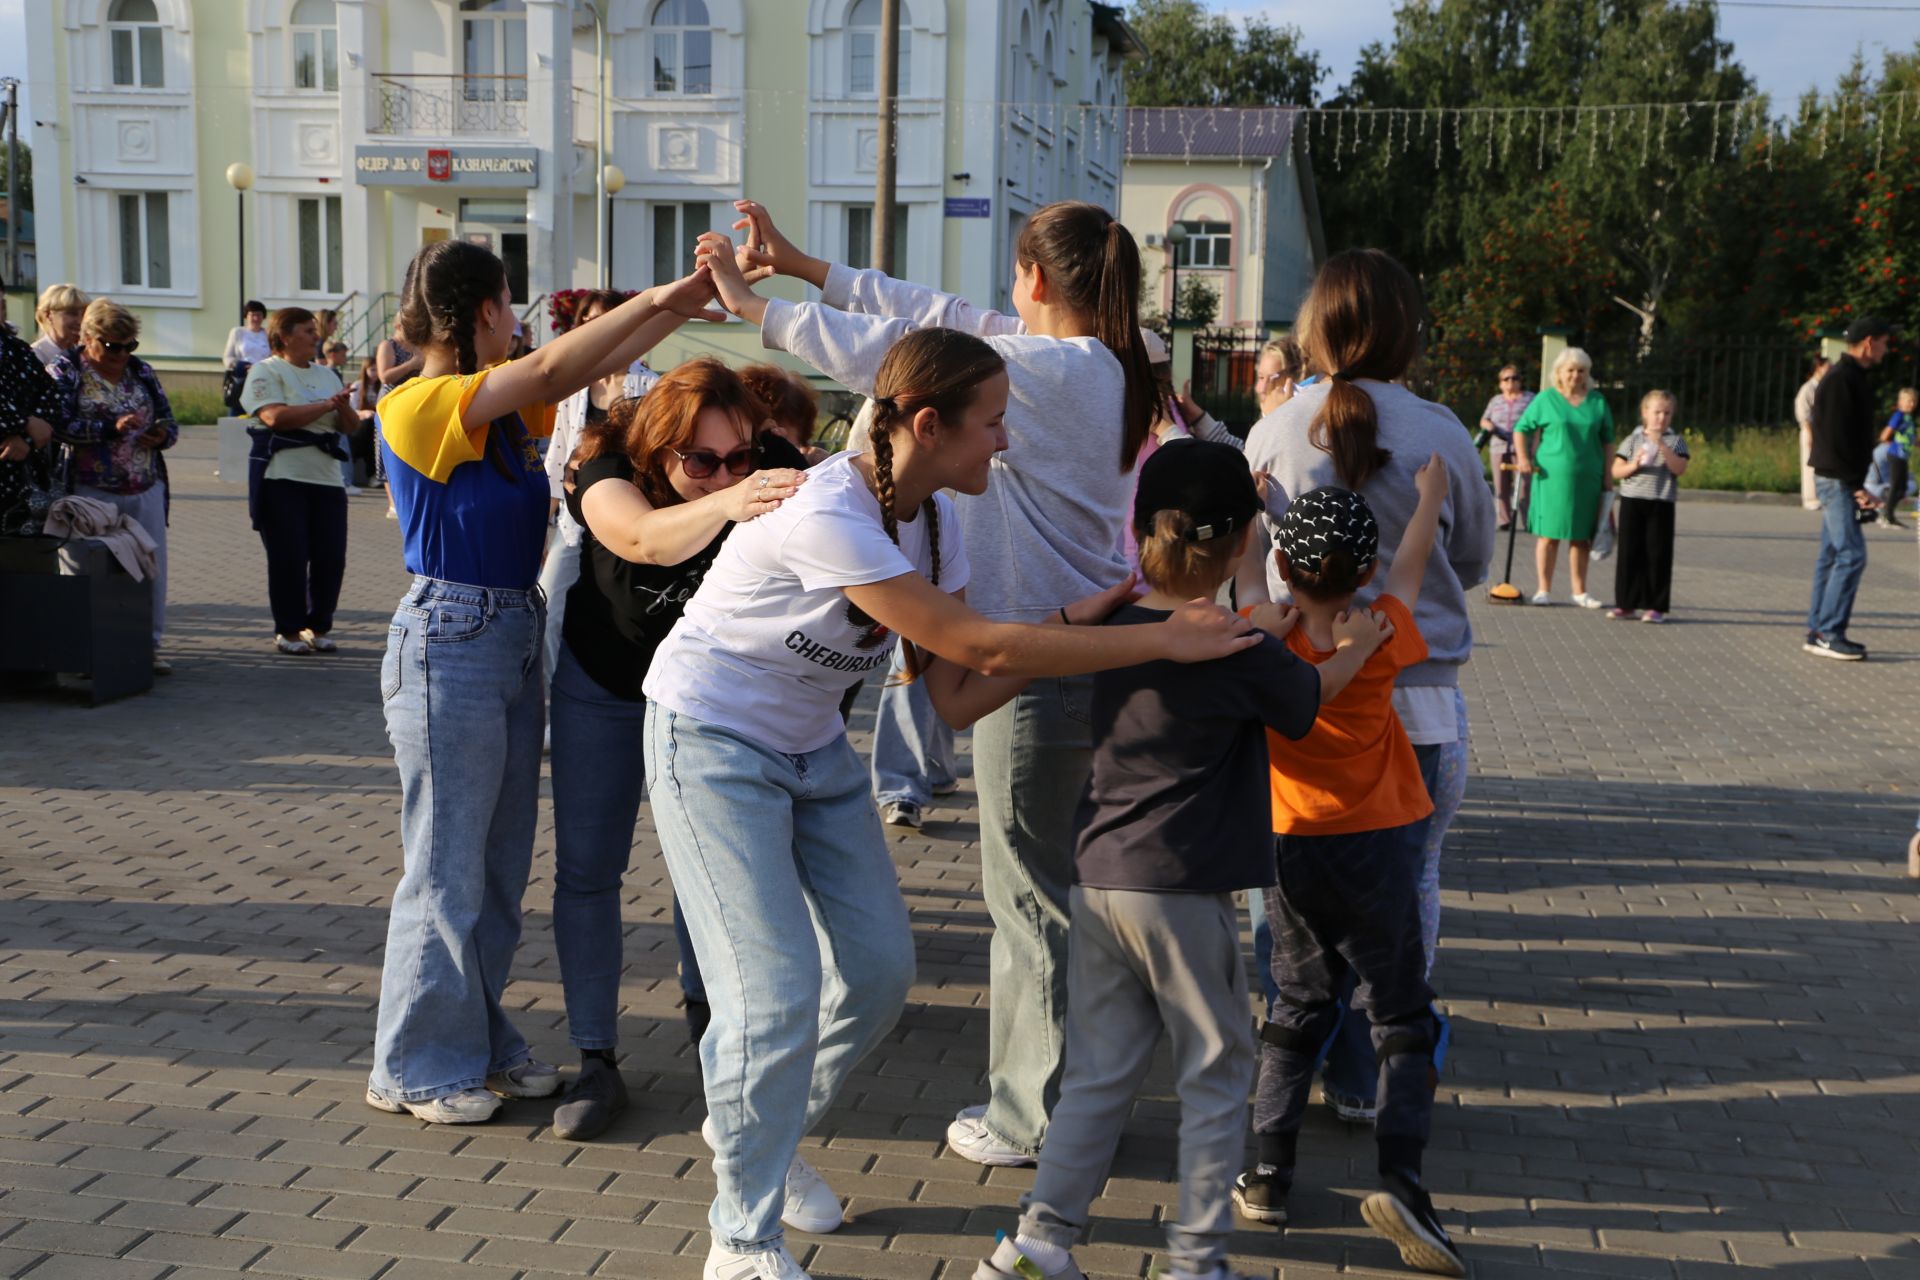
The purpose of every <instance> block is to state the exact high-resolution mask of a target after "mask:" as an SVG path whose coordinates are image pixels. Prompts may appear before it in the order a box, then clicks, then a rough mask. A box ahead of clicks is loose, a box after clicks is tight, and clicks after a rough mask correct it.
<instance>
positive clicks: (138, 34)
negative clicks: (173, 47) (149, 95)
mask: <svg viewBox="0 0 1920 1280" xmlns="http://www.w3.org/2000/svg"><path fill="white" fill-rule="evenodd" d="M107 43H108V46H109V48H110V51H111V53H112V57H113V83H114V84H115V85H116V86H118V87H122V88H139V89H164V88H165V87H166V84H167V73H166V67H165V64H164V62H163V60H162V59H163V56H164V53H165V34H164V32H163V30H162V28H161V26H160V10H159V9H158V8H157V7H156V6H155V4H154V0H113V4H112V5H110V6H109V7H108V9H107Z"/></svg>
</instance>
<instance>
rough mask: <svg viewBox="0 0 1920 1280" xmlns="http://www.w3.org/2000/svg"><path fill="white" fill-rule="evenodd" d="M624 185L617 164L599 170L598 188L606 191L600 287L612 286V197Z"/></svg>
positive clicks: (622, 175) (623, 175)
mask: <svg viewBox="0 0 1920 1280" xmlns="http://www.w3.org/2000/svg"><path fill="white" fill-rule="evenodd" d="M626 185H627V175H626V174H625V173H624V172H622V171H621V169H620V166H619V165H617V164H610V165H608V166H607V167H606V168H604V169H602V170H601V171H600V188H601V190H603V191H605V192H606V193H607V252H606V264H605V270H606V279H605V280H603V281H602V282H601V287H602V288H606V289H611V288H613V198H614V197H615V196H617V195H619V194H620V192H621V191H622V190H623V189H625V187H626Z"/></svg>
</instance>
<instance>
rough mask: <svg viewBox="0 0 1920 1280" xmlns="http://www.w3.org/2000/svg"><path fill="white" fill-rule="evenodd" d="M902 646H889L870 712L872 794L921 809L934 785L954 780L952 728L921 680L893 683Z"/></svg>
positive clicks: (899, 671)
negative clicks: (883, 674) (886, 669)
mask: <svg viewBox="0 0 1920 1280" xmlns="http://www.w3.org/2000/svg"><path fill="white" fill-rule="evenodd" d="M902 652H903V650H901V649H899V648H895V649H894V651H893V666H892V668H891V670H890V671H889V672H888V674H887V681H886V683H885V684H883V685H881V686H880V709H879V710H878V711H876V712H875V713H874V717H873V798H874V799H875V800H876V801H878V802H879V803H880V804H882V805H886V804H891V803H893V802H894V801H897V800H904V801H906V802H907V803H908V804H911V805H915V806H917V807H919V808H921V809H925V808H926V807H927V806H929V805H930V804H932V803H933V788H935V787H948V786H951V785H952V784H953V782H954V767H953V730H952V728H950V727H949V726H948V724H947V722H946V721H945V720H942V719H941V718H940V715H939V713H938V712H936V711H935V710H934V709H933V699H932V698H931V697H929V696H928V694H927V685H926V682H925V681H924V680H915V681H914V682H913V683H912V684H900V683H897V682H898V681H899V680H900V678H901V676H902V675H903V673H904V671H905V668H904V667H902V666H901V662H902V658H901V656H900V655H901V653H902Z"/></svg>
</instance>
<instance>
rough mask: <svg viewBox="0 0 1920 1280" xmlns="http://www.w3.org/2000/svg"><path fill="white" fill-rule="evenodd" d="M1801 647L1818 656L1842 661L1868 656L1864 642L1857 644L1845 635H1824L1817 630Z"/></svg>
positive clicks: (1857, 660)
mask: <svg viewBox="0 0 1920 1280" xmlns="http://www.w3.org/2000/svg"><path fill="white" fill-rule="evenodd" d="M1800 647H1801V648H1802V649H1804V650H1805V651H1806V652H1808V653H1810V654H1812V655H1813V656H1814V657H1816V658H1833V659H1835V660H1837V661H1840V662H1859V661H1860V660H1861V659H1863V658H1865V657H1866V656H1867V646H1865V645H1863V644H1855V643H1854V642H1853V641H1851V640H1849V639H1847V638H1846V637H1845V636H1823V635H1820V634H1818V633H1817V632H1816V633H1815V634H1814V636H1813V638H1812V639H1810V640H1808V641H1807V642H1806V643H1805V644H1803V645H1801V646H1800Z"/></svg>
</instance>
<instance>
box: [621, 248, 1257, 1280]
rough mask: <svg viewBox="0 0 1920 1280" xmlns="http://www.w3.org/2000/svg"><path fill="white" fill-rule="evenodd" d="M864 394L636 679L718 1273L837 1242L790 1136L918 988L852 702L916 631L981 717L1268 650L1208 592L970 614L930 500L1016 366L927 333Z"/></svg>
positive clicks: (712, 254)
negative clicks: (1162, 607)
mask: <svg viewBox="0 0 1920 1280" xmlns="http://www.w3.org/2000/svg"><path fill="white" fill-rule="evenodd" d="M720 239H721V240H724V237H721V238H720ZM702 263H703V265H709V266H711V268H712V269H713V271H714V275H715V279H716V281H717V282H724V283H723V287H724V288H725V289H726V290H727V297H728V300H729V302H730V304H731V306H732V307H733V309H734V310H735V311H736V313H740V312H743V311H745V310H747V309H749V307H750V304H751V302H754V301H758V299H755V298H754V297H753V294H752V292H751V290H749V289H748V288H747V286H746V284H745V282H744V280H743V279H742V278H741V276H740V274H739V272H738V270H737V269H736V268H735V265H734V260H733V254H732V249H731V246H730V245H729V246H728V247H727V248H726V249H725V250H717V249H715V248H713V247H711V246H709V247H708V248H707V249H705V250H703V252H702ZM803 310H811V312H813V313H815V314H817V313H818V311H819V308H817V307H815V308H810V309H808V308H803ZM794 322H795V323H796V324H799V325H805V324H807V323H809V322H810V316H809V315H808V314H802V315H801V316H798V317H795V320H794ZM874 391H875V396H874V402H875V409H876V411H875V419H874V429H873V442H872V452H871V453H870V454H864V455H863V454H851V453H841V454H836V455H835V456H833V457H831V458H829V459H828V460H827V461H825V462H823V463H821V464H820V465H819V466H817V467H815V468H814V469H812V470H811V471H809V472H808V473H807V483H806V484H805V485H804V486H802V487H801V489H800V490H799V492H798V494H796V495H795V496H794V497H792V498H789V499H788V500H787V501H786V502H785V503H784V504H783V505H782V506H781V507H780V508H779V509H778V510H777V511H774V512H772V513H771V514H769V515H765V516H762V517H760V518H759V519H757V520H754V521H752V522H751V523H748V524H743V525H740V526H739V527H737V528H736V529H735V530H734V531H733V534H732V536H730V537H729V538H728V539H727V542H726V545H725V546H724V547H723V548H722V549H721V552H720V555H719V557H718V559H717V560H716V561H715V562H714V565H713V567H712V568H711V569H710V570H709V571H708V573H707V576H706V578H705V580H704V581H703V582H702V583H701V585H700V588H699V590H698V592H697V593H696V594H695V595H694V597H693V598H692V599H691V600H690V601H688V602H687V605H686V611H685V613H684V614H683V615H682V617H681V620H680V622H679V623H678V624H677V625H676V626H675V627H674V629H673V631H672V632H671V633H670V634H669V635H668V637H667V638H666V640H665V641H664V642H663V643H662V644H661V645H660V647H659V649H658V651H657V652H656V654H655V657H654V660H653V665H652V667H651V668H650V670H649V671H648V674H647V680H646V684H645V693H646V696H647V699H648V711H647V740H646V777H647V788H648V798H649V799H650V800H651V802H652V805H653V814H654V822H655V825H656V827H657V828H658V830H659V833H660V842H661V847H662V849H663V850H664V852H665V854H666V859H667V867H668V870H669V871H670V872H671V873H672V876H673V883H674V888H675V891H676V892H677V893H678V894H679V896H680V902H681V906H682V909H683V910H684V912H685V916H686V922H687V926H688V928H689V931H690V932H691V933H692V935H693V942H694V949H695V951H696V952H697V953H698V956H699V960H700V967H701V971H702V974H703V976H704V977H705V979H706V986H707V998H708V1000H709V1001H710V1002H711V1004H712V1009H713V1021H712V1023H711V1025H710V1026H709V1028H708V1030H707V1034H706V1036H705V1037H704V1038H703V1039H702V1041H701V1043H700V1060H701V1067H702V1074H703V1077H704V1082H705V1087H706V1095H707V1108H708V1118H707V1122H706V1123H705V1125H704V1126H703V1127H702V1131H703V1134H704V1136H705V1137H706V1139H707V1141H708V1143H709V1144H710V1145H711V1146H712V1147H713V1149H714V1155H715V1158H714V1174H715V1178H716V1180H717V1182H718V1184H719V1186H718V1194H717V1195H716V1197H715V1199H714V1203H713V1210H712V1213H711V1215H710V1221H711V1223H712V1226H713V1245H712V1249H711V1251H710V1253H709V1254H708V1257H707V1263H706V1270H705V1276H706V1278H707V1280H746V1278H747V1277H752V1278H753V1280H804V1276H805V1273H804V1272H802V1271H801V1270H800V1268H799V1267H798V1265H796V1264H795V1263H794V1261H793V1259H792V1257H791V1255H789V1254H788V1253H787V1251H786V1247H785V1243H784V1234H783V1231H782V1227H781V1223H782V1222H783V1221H785V1222H786V1223H787V1224H788V1225H790V1226H793V1227H795V1228H796V1229H800V1230H807V1231H830V1230H832V1229H833V1228H835V1227H837V1226H839V1225H840V1222H841V1209H840V1203H839V1201H838V1199H837V1198H836V1197H835V1196H834V1194H833V1192H832V1191H831V1190H830V1189H829V1188H828V1187H827V1186H826V1184H825V1183H824V1182H822V1181H821V1180H820V1177H819V1175H818V1174H816V1173H815V1172H814V1171H813V1169H812V1168H811V1167H810V1166H809V1165H808V1164H807V1163H806V1162H805V1161H804V1160H801V1159H798V1158H796V1154H795V1152H796V1149H797V1147H798V1145H799V1140H800V1137H801V1135H802V1134H803V1133H805V1132H806V1131H807V1130H808V1129H809V1128H811V1127H812V1126H813V1125H814V1124H815V1123H816V1122H817V1121H818V1120H819V1119H820V1117H821V1115H822V1114H823V1113H824V1112H825V1111H826V1110H827V1108H828V1107H829V1106H831V1105H832V1103H833V1101H834V1098H835V1096H836V1095H837V1094H838V1092H839V1090H840V1086H841V1084H842V1082H843V1081H844V1080H845V1079H846V1077H847V1074H848V1073H849V1072H850V1071H851V1070H852V1069H853V1068H854V1066H855V1065H856V1064H857V1063H858V1062H859V1061H860V1059H861V1057H862V1056H864V1055H865V1053H866V1052H867V1051H868V1050H869V1049H870V1048H872V1047H873V1046H874V1044H876V1043H877V1042H878V1041H879V1040H880V1038H881V1037H882V1036H884V1035H885V1034H886V1033H887V1031H888V1030H889V1029H890V1028H891V1027H892V1026H893V1024H894V1021H895V1020H896V1019H897V1018H898V1017H899V1014H900V1010H901V1007H902V1005H903V1004H904V1003H905V1000H906V996H907V990H908V988H909V987H910V986H911V984H912V982H913V973H914V954H913V939H912V935H911V932H910V930H909V928H908V923H907V911H906V906H905V904H904V903H903V902H902V901H901V897H900V892H899V888H898V885H897V883H896V880H895V875H894V869H893V863H892V860H891V859H890V858H889V856H888V853H887V842H886V838H885V836H884V835H883V833H882V830H881V826H880V819H879V815H878V814H877V813H876V812H875V810H874V805H873V798H872V795H871V793H870V791H869V789H868V779H867V770H866V768H865V766H864V764H863V763H862V762H861V760H860V758H859V757H858V756H857V755H855V753H854V751H853V748H852V747H851V746H850V745H848V742H847V735H846V730H845V728H844V726H843V725H842V723H841V720H840V715H839V711H838V705H839V701H840V695H841V693H842V691H843V690H844V689H846V688H847V686H849V685H851V684H853V683H854V682H855V681H857V680H859V679H861V678H862V677H863V676H865V675H867V674H869V673H873V672H884V671H885V670H886V668H887V664H888V660H889V657H890V656H891V653H892V650H893V648H894V645H895V644H896V643H897V642H898V640H899V639H900V638H902V637H904V638H905V639H906V640H907V641H908V642H909V643H910V647H909V649H908V660H907V663H906V666H907V670H908V672H909V674H910V676H911V675H918V676H919V677H920V678H923V679H925V680H926V681H927V689H928V693H929V694H930V696H931V697H932V699H933V701H934V705H935V706H936V707H937V708H938V709H939V710H940V712H941V714H942V715H943V716H944V717H946V718H947V719H948V720H949V721H952V722H954V723H957V724H966V723H969V722H971V721H972V720H973V719H974V718H976V717H978V716H980V715H982V714H984V713H986V712H987V711H989V710H991V709H992V708H994V707H996V706H998V705H1000V704H1001V703H1002V702H1004V701H1006V700H1007V699H1008V698H1010V697H1012V696H1013V695H1014V694H1015V693H1016V692H1018V690H1019V689H1020V688H1021V687H1022V686H1023V685H1024V683H1025V681H1026V680H1027V679H1028V678H1031V677H1036V676H1058V675H1066V674H1073V673H1079V672H1087V671H1094V670H1102V669H1105V668H1108V667H1117V666H1128V665H1132V664H1134V663H1137V662H1142V661H1146V660H1148V659H1151V658H1161V657H1167V658H1173V659H1175V660H1179V661H1199V660H1204V659H1208V658H1213V657H1219V656H1222V655H1224V654H1227V653H1230V652H1237V651H1239V650H1240V649H1243V648H1246V647H1248V646H1249V645H1250V644H1253V643H1257V642H1258V640H1257V637H1252V636H1249V635H1246V634H1245V633H1244V627H1245V624H1244V623H1242V622H1241V620H1240V619H1237V618H1234V617H1233V616H1232V615H1231V614H1228V613H1227V612H1226V611H1224V610H1221V609H1219V608H1218V607H1216V606H1214V605H1213V604H1211V603H1210V602H1202V601H1195V602H1194V603H1193V604H1192V605H1190V606H1188V607H1187V608H1186V609H1183V610H1181V611H1180V612H1178V613H1176V614H1175V615H1174V616H1173V617H1172V618H1171V619H1170V620H1169V621H1167V622H1165V623H1159V624H1154V625H1150V626H1130V627H1093V626H1086V627H1079V626H1067V625H1061V624H1063V623H1072V622H1081V623H1091V622H1094V621H1096V620H1097V619H1099V618H1101V617H1104V616H1105V614H1106V613H1107V612H1109V611H1110V610H1111V609H1112V608H1114V607H1115V606H1116V605H1117V604H1118V603H1119V602H1120V601H1121V600H1122V599H1123V597H1124V594H1125V592H1126V590H1127V589H1128V587H1129V586H1130V585H1131V583H1130V581H1123V582H1120V583H1118V584H1117V585H1115V586H1113V587H1111V588H1110V589H1108V590H1106V591H1102V592H1099V593H1098V594H1096V595H1093V596H1090V597H1088V598H1087V599H1085V600H1081V601H1077V602H1074V603H1067V602H1064V601H1061V602H1056V603H1055V606H1054V608H1053V609H1052V610H1051V625H1032V624H1026V623H1014V622H996V621H992V620H989V619H987V618H985V617H983V616H981V615H980V614H978V613H976V612H974V611H973V610H972V609H970V608H968V607H967V604H966V601H965V589H966V587H967V584H968V580H969V577H970V570H969V565H968V561H967V553H966V549H965V547H964V545H963V539H962V537H961V533H960V527H959V524H958V522H957V521H956V520H955V519H954V513H953V501H952V499H951V498H949V497H947V496H946V495H945V494H943V493H941V492H940V491H941V490H943V489H952V490H955V491H957V492H959V493H962V494H978V493H981V492H983V491H984V490H985V489H986V487H987V480H988V476H989V475H990V474H991V468H992V465H993V461H994V457H995V455H996V454H998V453H999V452H1000V451H1001V450H1002V449H1004V448H1006V446H1007V437H1006V431H1005V429H1004V427H1003V425H1002V420H1003V418H1004V415H1005V413H1006V407H1007V373H1006V368H1005V365H1004V363H1003V361H1002V360H1001V359H1000V357H999V356H998V355H997V354H996V353H995V352H994V351H993V349H992V348H991V347H989V346H988V345H987V344H986V343H984V342H982V341H981V340H979V339H978V338H974V337H971V336H969V335H966V334H961V333H956V332H953V331H952V330H945V329H923V330H920V331H917V332H915V333H913V334H911V335H908V336H907V337H905V338H903V339H902V340H901V341H900V342H899V343H898V344H896V345H895V346H894V348H893V349H892V351H890V352H889V353H888V355H887V357H886V359H885V360H884V361H883V362H882V364H881V367H880V370H879V373H878V375H877V377H876V378H875V385H874ZM1001 571H1002V570H1001V569H1000V567H999V566H995V568H994V572H996V573H998V572H1001ZM1116 576H1118V575H1116ZM929 649H931V650H932V651H933V652H934V653H937V654H938V655H939V658H938V659H933V658H931V657H930V656H929V655H928V653H927V652H926V651H927V650H929ZM978 673H989V674H978Z"/></svg>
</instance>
